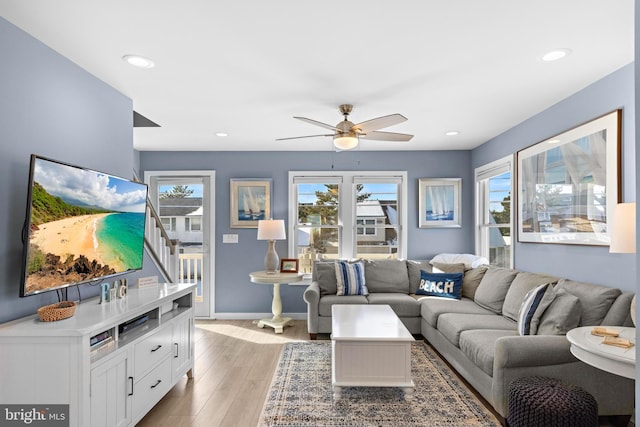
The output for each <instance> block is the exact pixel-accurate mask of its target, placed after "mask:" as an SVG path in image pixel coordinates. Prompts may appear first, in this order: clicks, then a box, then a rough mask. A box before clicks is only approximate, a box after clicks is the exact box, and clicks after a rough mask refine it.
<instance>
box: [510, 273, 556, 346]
mask: <svg viewBox="0 0 640 427" xmlns="http://www.w3.org/2000/svg"><path fill="white" fill-rule="evenodd" d="M551 286H552V285H551V284H550V283H545V284H544V285H540V286H537V287H535V288H533V289H531V290H530V291H529V292H527V295H525V297H524V300H523V301H522V305H521V306H520V312H519V313H518V333H519V334H520V335H535V333H536V330H537V329H538V325H537V323H538V321H539V319H540V317H541V316H542V313H544V311H545V310H546V309H547V307H548V306H549V304H551V302H552V301H553V299H554V298H555V292H553V289H549V288H550V287H551ZM545 296H546V298H545ZM534 318H535V319H536V321H535V322H533V320H534ZM532 323H533V326H534V328H533V329H535V330H532V327H531V326H532Z"/></svg>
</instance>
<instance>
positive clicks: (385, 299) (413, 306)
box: [367, 292, 420, 317]
mask: <svg viewBox="0 0 640 427" xmlns="http://www.w3.org/2000/svg"><path fill="white" fill-rule="evenodd" d="M367 300H368V301H369V304H389V305H390V306H391V308H392V309H393V311H394V313H396V315H397V316H398V317H420V301H417V300H416V299H415V298H412V297H410V296H409V295H406V294H400V293H398V292H376V293H370V294H369V295H368V296H367Z"/></svg>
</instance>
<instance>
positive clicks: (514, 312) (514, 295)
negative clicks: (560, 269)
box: [502, 271, 558, 321]
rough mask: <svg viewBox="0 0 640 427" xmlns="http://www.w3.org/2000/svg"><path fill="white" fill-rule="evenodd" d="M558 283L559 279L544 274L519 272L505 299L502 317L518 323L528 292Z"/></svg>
mask: <svg viewBox="0 0 640 427" xmlns="http://www.w3.org/2000/svg"><path fill="white" fill-rule="evenodd" d="M557 281H558V279H557V278H555V277H551V276H546V275H544V274H537V273H528V272H526V271H521V272H519V273H518V274H517V276H516V277H515V279H513V282H511V286H509V289H508V290H507V295H506V296H505V297H504V304H503V305H502V315H503V316H507V317H508V318H509V319H512V320H516V321H517V320H518V312H519V311H520V306H521V305H522V301H523V300H524V296H525V295H526V294H527V292H529V291H530V290H531V289H533V288H535V287H537V286H540V285H543V284H545V283H556V282H557Z"/></svg>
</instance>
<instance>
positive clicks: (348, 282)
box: [335, 261, 369, 295]
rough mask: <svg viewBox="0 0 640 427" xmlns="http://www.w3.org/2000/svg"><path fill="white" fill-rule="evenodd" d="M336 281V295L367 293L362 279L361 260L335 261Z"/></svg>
mask: <svg viewBox="0 0 640 427" xmlns="http://www.w3.org/2000/svg"><path fill="white" fill-rule="evenodd" d="M335 267H336V281H337V282H338V292H337V294H336V295H369V290H368V289H367V285H366V284H365V280H364V263H363V262H362V261H358V262H353V263H349V262H346V261H336V263H335Z"/></svg>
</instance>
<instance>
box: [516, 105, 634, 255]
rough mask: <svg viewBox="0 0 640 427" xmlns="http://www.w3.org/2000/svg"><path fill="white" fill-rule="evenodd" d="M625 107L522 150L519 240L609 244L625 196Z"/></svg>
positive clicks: (573, 243)
mask: <svg viewBox="0 0 640 427" xmlns="http://www.w3.org/2000/svg"><path fill="white" fill-rule="evenodd" d="M621 118H622V111H621V110H616V111H613V112H611V113H608V114H606V115H604V116H602V117H599V118H597V119H594V120H592V121H590V122H588V123H585V124H583V125H580V126H578V127H576V128H573V129H571V130H568V131H566V132H564V133H561V134H559V135H556V136H553V137H551V138H549V139H547V140H545V141H542V142H539V143H537V144H535V145H533V146H531V147H529V148H526V149H524V150H521V151H519V152H518V155H517V156H518V174H517V176H518V240H519V241H520V242H535V243H559V244H572V245H596V246H608V245H609V243H610V240H609V233H608V230H609V225H610V220H611V212H613V207H614V206H615V205H616V204H617V203H618V202H619V201H620V200H621V192H620V190H621V186H620V144H621V132H620V126H621V122H622V120H621Z"/></svg>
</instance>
